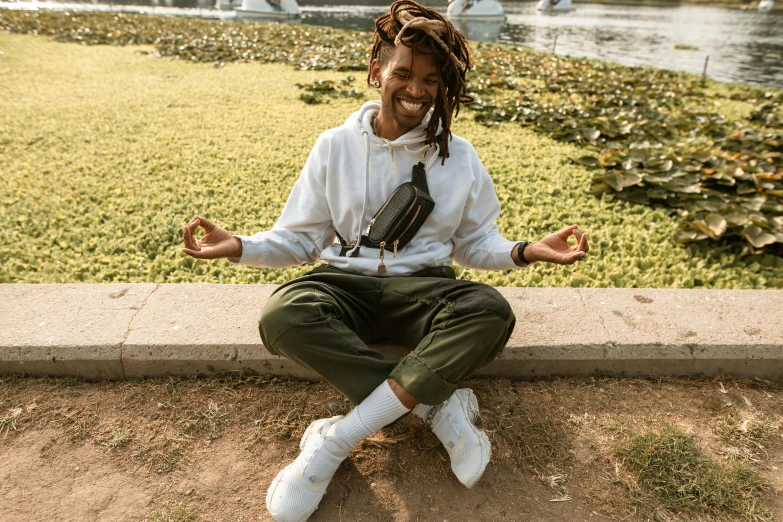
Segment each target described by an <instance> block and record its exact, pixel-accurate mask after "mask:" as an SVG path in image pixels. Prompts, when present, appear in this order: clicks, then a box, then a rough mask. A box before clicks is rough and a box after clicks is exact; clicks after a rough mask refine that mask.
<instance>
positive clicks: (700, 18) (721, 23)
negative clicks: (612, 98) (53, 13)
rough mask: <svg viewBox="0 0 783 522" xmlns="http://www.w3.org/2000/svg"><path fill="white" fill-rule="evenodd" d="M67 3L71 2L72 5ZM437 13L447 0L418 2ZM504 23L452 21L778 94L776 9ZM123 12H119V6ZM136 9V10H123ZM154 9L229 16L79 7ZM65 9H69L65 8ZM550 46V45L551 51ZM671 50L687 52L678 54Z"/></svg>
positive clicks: (328, 9)
mask: <svg viewBox="0 0 783 522" xmlns="http://www.w3.org/2000/svg"><path fill="white" fill-rule="evenodd" d="M71 3H72V0H71ZM423 3H425V4H427V5H430V6H432V7H435V8H437V9H439V10H440V11H442V12H445V11H446V7H447V5H448V4H447V2H446V1H443V0H440V1H437V0H436V1H430V2H426V1H425V2H423ZM502 4H503V7H504V9H505V11H506V15H507V19H506V21H505V22H499V23H486V22H471V23H463V22H456V23H455V25H457V27H458V28H459V29H461V30H462V31H463V32H464V33H465V34H466V35H467V36H468V38H470V39H471V40H480V41H491V42H503V43H508V44H514V45H519V46H522V47H527V48H531V49H536V50H540V51H552V50H553V49H554V51H555V52H557V53H558V54H566V55H571V56H583V57H587V58H598V59H602V60H611V61H615V62H618V63H621V64H624V65H642V66H653V67H661V68H666V69H674V70H678V71H686V72H691V73H695V74H701V73H702V70H703V67H704V63H705V58H706V57H707V56H709V64H708V67H707V74H708V76H709V77H711V78H713V79H716V80H720V81H727V82H742V83H752V84H758V85H767V86H775V87H781V88H783V11H772V12H759V11H756V10H740V9H724V8H717V7H694V6H673V7H650V6H621V5H604V4H592V3H574V7H575V9H574V10H573V11H571V12H568V13H564V14H557V15H548V14H544V13H540V12H538V11H536V9H535V3H534V2H512V1H505V2H502ZM388 5H389V2H388V0H369V1H358V0H344V1H341V2H339V3H335V2H329V1H326V0H301V1H300V6H301V10H302V16H301V20H300V22H302V23H308V24H314V25H327V26H331V27H337V28H343V29H356V30H360V31H372V28H373V19H374V18H376V17H377V16H379V15H380V14H382V13H384V12H385V11H386V10H387V9H388ZM34 6H39V7H43V6H49V7H51V6H55V7H58V6H59V7H60V8H62V7H64V6H65V4H64V3H59V4H58V3H45V4H44V3H32V2H0V7H12V8H32V7H34ZM122 6H124V7H122ZM129 6H135V7H129ZM154 6H155V11H157V12H164V13H166V14H175V15H177V14H178V15H183V16H201V17H208V18H231V17H232V16H233V13H227V12H221V11H218V10H216V9H214V8H213V2H212V1H211V0H102V1H100V2H98V1H97V0H96V1H94V2H90V1H88V0H84V1H83V2H81V3H80V4H79V6H78V8H81V9H89V10H106V9H125V10H135V11H140V10H141V11H143V10H145V8H147V9H146V10H150V9H149V8H152V7H154ZM68 7H69V8H73V7H74V6H73V5H71V4H69V5H68ZM555 42H556V45H555ZM675 46H689V47H691V48H695V49H692V50H679V49H676V48H675Z"/></svg>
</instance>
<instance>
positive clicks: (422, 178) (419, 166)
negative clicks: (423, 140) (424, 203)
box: [411, 145, 432, 194]
mask: <svg viewBox="0 0 783 522" xmlns="http://www.w3.org/2000/svg"><path fill="white" fill-rule="evenodd" d="M430 150H432V145H430V146H429V147H427V148H426V149H424V152H422V153H421V156H419V160H418V162H417V163H416V165H414V166H413V176H412V180H411V181H413V184H414V185H416V186H417V187H419V188H420V189H422V190H424V192H426V193H427V194H429V193H430V189H429V187H428V186H427V172H426V171H425V170H424V160H426V159H427V153H428V152H429V151H430Z"/></svg>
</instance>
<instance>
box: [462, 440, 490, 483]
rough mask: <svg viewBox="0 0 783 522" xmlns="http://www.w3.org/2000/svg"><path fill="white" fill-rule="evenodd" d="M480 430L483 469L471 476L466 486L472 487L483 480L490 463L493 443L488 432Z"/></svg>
mask: <svg viewBox="0 0 783 522" xmlns="http://www.w3.org/2000/svg"><path fill="white" fill-rule="evenodd" d="M478 432H479V439H480V440H481V471H480V472H479V473H478V474H477V475H476V476H475V477H473V478H471V479H470V480H469V481H468V482H467V483H465V484H464V485H465V487H466V488H468V489H470V488H472V487H473V486H475V485H476V483H478V481H479V480H481V477H482V476H483V475H484V472H485V471H486V470H487V465H488V464H489V459H490V457H492V444H491V443H490V442H489V437H487V434H486V433H484V432H483V431H481V430H478Z"/></svg>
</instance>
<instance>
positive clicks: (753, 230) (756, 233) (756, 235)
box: [742, 225, 777, 248]
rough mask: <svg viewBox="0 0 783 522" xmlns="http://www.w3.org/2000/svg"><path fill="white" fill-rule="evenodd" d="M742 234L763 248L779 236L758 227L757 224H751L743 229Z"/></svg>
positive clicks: (751, 242) (756, 245)
mask: <svg viewBox="0 0 783 522" xmlns="http://www.w3.org/2000/svg"><path fill="white" fill-rule="evenodd" d="M742 235H743V236H744V237H745V238H746V239H747V240H748V242H749V243H750V244H751V245H753V246H754V247H756V248H762V247H765V246H767V245H771V244H772V243H774V242H776V241H777V238H776V237H775V236H773V235H772V234H770V233H769V232H766V231H764V230H763V229H761V228H759V227H757V226H756V225H749V226H747V227H745V228H744V229H743V230H742Z"/></svg>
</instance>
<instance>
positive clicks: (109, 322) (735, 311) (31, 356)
mask: <svg viewBox="0 0 783 522" xmlns="http://www.w3.org/2000/svg"><path fill="white" fill-rule="evenodd" d="M274 289H275V287H274V286H272V285H194V284H189V285H154V284H102V285H87V284H81V285H73V284H69V285H0V313H2V316H3V317H4V318H5V319H6V321H5V325H6V327H5V328H3V329H0V374H20V375H29V376H42V375H53V376H79V377H83V378H87V379H123V378H133V377H141V376H148V377H154V376H165V375H202V374H207V375H208V374H213V373H215V372H220V371H239V370H242V369H251V370H254V371H256V372H258V373H259V374H267V375H291V376H295V377H300V378H308V379H312V378H316V376H315V375H314V374H312V373H310V372H309V371H307V370H304V369H302V368H300V367H299V366H298V365H297V364H295V363H293V362H291V361H289V360H287V359H284V358H280V357H276V356H273V355H271V354H269V353H268V352H267V351H266V349H265V348H264V346H263V344H262V343H261V339H260V337H259V335H258V327H257V324H258V317H259V316H260V314H261V308H262V306H263V304H264V303H265V302H266V300H267V299H268V298H269V296H270V295H271V293H272V291H273V290H274ZM499 290H500V292H501V293H502V294H503V295H504V296H505V297H506V299H508V301H509V303H511V306H512V308H513V309H514V313H515V314H516V317H517V327H516V330H515V331H514V334H513V336H512V337H511V340H510V341H509V343H508V346H507V347H506V349H505V350H504V352H503V353H502V354H501V356H500V357H499V358H498V359H496V360H495V361H494V362H493V363H491V364H490V365H489V366H487V367H485V368H483V369H481V370H480V371H479V372H478V373H477V375H485V376H504V377H511V378H532V377H538V376H543V375H594V374H602V373H607V372H609V373H616V374H622V375H626V376H638V375H653V374H657V375H682V374H705V375H715V374H717V373H718V372H722V373H723V374H725V375H732V376H736V377H743V378H760V379H766V380H773V381H781V382H783V322H781V321H779V320H778V316H779V315H780V313H781V311H783V291H778V290H765V291H752V290H727V291H723V290H668V289H666V290H659V289H566V288H550V289H525V288H500V289H499ZM376 348H377V349H379V350H380V351H381V352H382V353H383V354H384V357H386V358H387V359H398V358H399V357H401V356H402V355H403V354H404V349H403V348H402V347H400V346H380V347H376Z"/></svg>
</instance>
